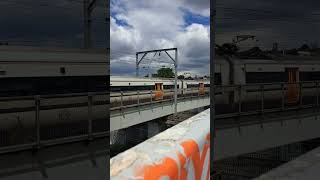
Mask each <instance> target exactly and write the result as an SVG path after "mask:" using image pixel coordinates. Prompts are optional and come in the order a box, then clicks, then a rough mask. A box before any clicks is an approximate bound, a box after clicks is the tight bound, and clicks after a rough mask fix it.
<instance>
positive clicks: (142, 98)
mask: <svg viewBox="0 0 320 180" xmlns="http://www.w3.org/2000/svg"><path fill="white" fill-rule="evenodd" d="M163 93H164V95H163V98H162V99H161V100H156V99H155V91H154V90H145V91H134V92H132V91H127V92H126V91H120V92H111V94H110V111H113V110H119V109H125V108H131V107H137V106H145V105H151V104H155V103H163V102H170V101H173V100H174V91H173V90H164V91H163ZM208 96H210V92H209V88H205V93H204V94H202V93H199V89H198V88H185V89H179V90H178V101H179V100H185V99H193V98H199V97H208Z"/></svg>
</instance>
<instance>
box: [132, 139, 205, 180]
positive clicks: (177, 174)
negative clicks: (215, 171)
mask: <svg viewBox="0 0 320 180" xmlns="http://www.w3.org/2000/svg"><path fill="white" fill-rule="evenodd" d="M200 145H202V150H201V149H200ZM180 146H181V147H182V149H183V153H181V152H179V151H177V152H176V156H177V158H176V159H174V158H172V157H165V158H163V159H162V161H161V163H158V164H152V165H144V166H142V167H138V168H137V170H136V173H135V176H136V177H141V178H140V179H141V180H158V179H161V178H164V177H169V179H170V180H187V179H194V180H209V179H210V162H209V160H210V133H208V134H207V136H206V137H205V140H204V141H203V143H202V144H200V143H199V144H197V142H196V141H194V140H186V141H183V142H182V143H180ZM206 160H207V161H206ZM138 179H139V178H138Z"/></svg>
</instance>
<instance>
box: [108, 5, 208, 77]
mask: <svg viewBox="0 0 320 180" xmlns="http://www.w3.org/2000/svg"><path fill="white" fill-rule="evenodd" d="M110 8H111V18H110V52H111V63H110V65H111V75H117V76H119V75H121V76H132V75H135V61H136V60H135V59H136V58H135V53H136V52H137V51H145V50H153V49H162V48H173V47H176V48H178V72H179V74H183V73H190V74H191V75H193V76H194V75H198V76H203V75H208V74H209V72H210V70H209V64H210V61H209V57H210V41H209V39H210V32H209V31H210V22H209V15H210V9H209V8H210V1H209V0H197V1H194V0H161V1H150V0H111V5H110ZM171 55H172V56H174V54H173V53H172V54H171ZM142 63H143V64H142V65H141V67H140V74H141V75H146V74H148V73H156V70H157V69H159V68H160V67H172V63H171V60H170V59H169V58H168V57H167V56H166V54H165V53H162V54H160V56H159V55H158V54H157V55H156V56H154V54H149V55H148V56H147V57H146V59H145V60H144V61H143V62H142ZM143 67H144V68H143Z"/></svg>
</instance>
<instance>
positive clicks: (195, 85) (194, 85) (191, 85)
mask: <svg viewBox="0 0 320 180" xmlns="http://www.w3.org/2000/svg"><path fill="white" fill-rule="evenodd" d="M195 87H199V84H187V88H195Z"/></svg>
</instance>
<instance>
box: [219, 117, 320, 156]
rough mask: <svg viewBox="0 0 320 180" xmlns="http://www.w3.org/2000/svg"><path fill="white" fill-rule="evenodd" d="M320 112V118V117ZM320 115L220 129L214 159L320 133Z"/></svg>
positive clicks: (318, 135) (278, 144)
mask: <svg viewBox="0 0 320 180" xmlns="http://www.w3.org/2000/svg"><path fill="white" fill-rule="evenodd" d="M316 116H318V118H316ZM319 127H320V115H319V114H313V115H312V114H310V115H305V116H304V117H303V116H301V115H300V117H297V116H290V117H287V119H286V120H284V121H283V124H281V121H271V122H265V123H263V126H261V124H251V125H243V126H240V128H239V127H233V128H224V129H217V130H216V137H215V139H214V153H215V154H214V159H215V160H221V159H224V158H228V157H234V156H238V155H241V154H246V153H251V152H256V151H259V150H264V149H268V148H272V147H277V146H281V145H285V144H290V143H294V142H299V141H304V140H309V139H313V138H318V137H320V131H319Z"/></svg>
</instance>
